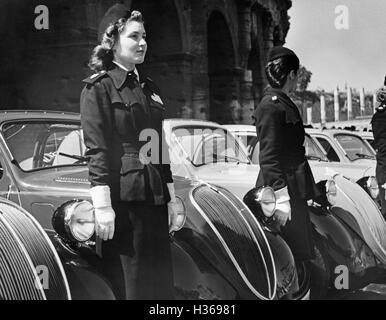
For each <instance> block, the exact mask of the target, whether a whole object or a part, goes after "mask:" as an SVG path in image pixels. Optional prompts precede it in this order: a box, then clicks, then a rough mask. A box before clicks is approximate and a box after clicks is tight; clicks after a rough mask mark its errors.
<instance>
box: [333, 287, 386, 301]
mask: <svg viewBox="0 0 386 320" xmlns="http://www.w3.org/2000/svg"><path fill="white" fill-rule="evenodd" d="M327 300H386V284H377V283H372V284H369V285H368V286H366V287H365V288H363V289H360V290H355V291H353V292H342V293H336V294H334V295H329V296H328V297H327Z"/></svg>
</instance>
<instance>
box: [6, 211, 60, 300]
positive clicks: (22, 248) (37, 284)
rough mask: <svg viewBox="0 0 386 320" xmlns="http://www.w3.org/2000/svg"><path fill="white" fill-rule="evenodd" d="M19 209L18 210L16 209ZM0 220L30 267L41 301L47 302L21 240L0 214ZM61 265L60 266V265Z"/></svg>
mask: <svg viewBox="0 0 386 320" xmlns="http://www.w3.org/2000/svg"><path fill="white" fill-rule="evenodd" d="M17 209H19V208H17ZM1 211H2V210H0V213H1ZM0 220H1V222H2V223H3V224H4V225H5V226H6V227H7V229H8V231H9V232H10V233H11V234H12V236H13V237H14V240H15V241H16V242H17V244H18V246H19V248H20V250H21V251H22V252H23V253H24V255H25V257H26V259H27V261H28V263H29V265H30V267H31V270H32V273H33V275H34V276H35V283H34V284H35V287H36V289H37V290H39V291H40V292H41V294H42V296H43V299H44V300H47V297H46V294H45V292H44V289H43V286H42V284H41V282H40V279H39V276H38V274H37V272H36V267H35V266H34V264H33V262H32V259H31V257H30V255H29V254H28V252H27V250H26V248H25V247H24V244H23V243H22V242H21V240H20V239H19V237H18V236H17V234H16V232H15V231H14V230H13V228H12V226H11V225H10V224H9V223H8V221H7V220H6V219H5V218H4V217H3V215H2V214H0ZM49 243H51V241H49ZM60 265H61V264H60Z"/></svg>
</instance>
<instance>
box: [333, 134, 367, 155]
mask: <svg viewBox="0 0 386 320" xmlns="http://www.w3.org/2000/svg"><path fill="white" fill-rule="evenodd" d="M335 138H336V140H337V141H338V143H339V144H340V145H341V146H342V148H343V149H344V151H345V152H346V154H347V157H348V158H349V159H350V160H351V161H354V160H357V159H375V157H374V153H373V152H372V150H371V149H370V147H369V146H368V145H367V144H366V143H365V142H364V141H363V140H362V139H361V138H360V137H358V136H354V135H351V134H337V135H335Z"/></svg>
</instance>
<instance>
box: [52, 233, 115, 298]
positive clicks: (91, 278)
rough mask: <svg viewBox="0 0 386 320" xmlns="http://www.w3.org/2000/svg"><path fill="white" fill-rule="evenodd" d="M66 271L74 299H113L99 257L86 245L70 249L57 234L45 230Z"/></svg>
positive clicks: (113, 296)
mask: <svg viewBox="0 0 386 320" xmlns="http://www.w3.org/2000/svg"><path fill="white" fill-rule="evenodd" d="M46 232H47V234H48V236H49V238H50V240H51V242H52V243H53V245H54V247H55V249H56V251H57V253H58V255H59V257H60V259H61V261H62V264H63V268H64V271H65V273H66V276H67V279H68V283H69V287H70V291H71V296H72V299H74V300H115V295H114V293H113V290H112V288H111V286H110V284H109V282H108V281H107V279H105V278H104V276H103V275H102V273H101V272H100V268H99V267H100V265H101V263H100V258H99V257H98V256H97V255H96V253H95V252H94V251H93V250H91V249H88V248H87V247H86V246H84V247H83V248H81V249H80V250H79V252H78V251H74V250H72V249H71V248H70V247H69V246H68V245H66V244H65V243H64V242H63V241H62V240H61V239H60V238H59V236H58V235H57V234H56V233H55V232H54V231H51V230H48V231H47V230H46Z"/></svg>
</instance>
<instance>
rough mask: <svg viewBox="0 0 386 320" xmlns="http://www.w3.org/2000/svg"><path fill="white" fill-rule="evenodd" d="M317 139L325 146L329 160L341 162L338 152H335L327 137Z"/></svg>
mask: <svg viewBox="0 0 386 320" xmlns="http://www.w3.org/2000/svg"><path fill="white" fill-rule="evenodd" d="M316 140H318V142H319V143H320V144H321V146H322V147H323V149H324V151H326V155H327V158H328V160H329V161H332V162H340V159H339V156H338V154H337V153H336V152H335V150H334V148H333V147H332V145H331V144H330V142H328V140H327V139H325V138H322V137H316Z"/></svg>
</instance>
